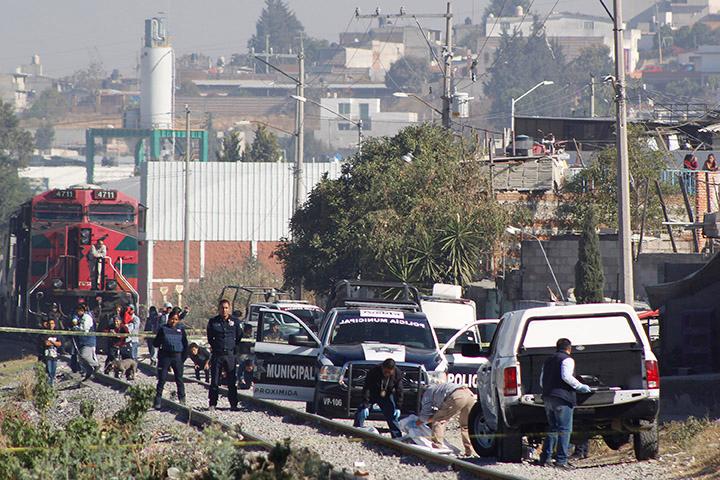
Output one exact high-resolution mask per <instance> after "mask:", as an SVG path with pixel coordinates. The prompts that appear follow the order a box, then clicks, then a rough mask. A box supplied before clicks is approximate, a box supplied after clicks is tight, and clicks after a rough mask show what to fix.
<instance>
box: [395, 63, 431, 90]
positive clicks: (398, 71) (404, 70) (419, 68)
mask: <svg viewBox="0 0 720 480" xmlns="http://www.w3.org/2000/svg"><path fill="white" fill-rule="evenodd" d="M429 77H430V64H429V63H428V62H427V61H426V60H425V59H423V58H417V57H402V58H400V59H399V60H396V61H395V62H394V63H393V64H392V65H390V68H389V69H388V71H387V73H386V74H385V85H386V86H387V87H388V88H391V89H399V90H402V91H403V92H408V93H422V91H423V87H424V86H425V85H426V84H427V81H428V79H429Z"/></svg>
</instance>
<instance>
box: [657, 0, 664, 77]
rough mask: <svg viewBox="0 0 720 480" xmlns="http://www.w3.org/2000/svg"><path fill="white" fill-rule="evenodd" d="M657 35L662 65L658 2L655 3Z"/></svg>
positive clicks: (659, 58)
mask: <svg viewBox="0 0 720 480" xmlns="http://www.w3.org/2000/svg"><path fill="white" fill-rule="evenodd" d="M655 35H656V36H657V44H658V61H659V62H660V65H662V63H663V57H662V34H661V33H660V13H659V10H658V5H657V3H656V4H655Z"/></svg>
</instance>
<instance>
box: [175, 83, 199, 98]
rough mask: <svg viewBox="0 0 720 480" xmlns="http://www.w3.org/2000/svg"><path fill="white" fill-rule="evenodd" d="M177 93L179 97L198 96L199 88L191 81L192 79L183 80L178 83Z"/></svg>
mask: <svg viewBox="0 0 720 480" xmlns="http://www.w3.org/2000/svg"><path fill="white" fill-rule="evenodd" d="M177 94H178V96H181V97H199V96H200V89H199V88H198V86H197V85H195V82H193V81H192V80H185V81H184V82H182V84H181V85H180V88H179V89H178V91H177Z"/></svg>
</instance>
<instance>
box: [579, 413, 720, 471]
mask: <svg viewBox="0 0 720 480" xmlns="http://www.w3.org/2000/svg"><path fill="white" fill-rule="evenodd" d="M719 452H720V422H718V421H712V420H708V419H698V418H693V417H691V418H689V419H687V420H685V421H682V422H669V423H666V424H664V425H662V426H661V427H660V458H659V462H660V463H661V464H663V465H664V466H665V467H666V468H667V472H668V473H670V474H671V475H672V478H675V479H677V480H681V479H683V480H684V479H693V480H711V479H720V453H719ZM635 461H636V460H635V454H634V453H633V446H632V438H631V439H630V443H628V444H627V445H624V446H623V447H621V448H620V449H619V450H617V451H613V450H611V449H609V448H608V447H607V445H605V442H604V441H603V440H602V439H600V438H596V439H593V440H592V441H591V442H590V457H589V458H588V459H587V460H583V461H582V463H581V465H582V466H591V465H608V464H621V463H628V462H635Z"/></svg>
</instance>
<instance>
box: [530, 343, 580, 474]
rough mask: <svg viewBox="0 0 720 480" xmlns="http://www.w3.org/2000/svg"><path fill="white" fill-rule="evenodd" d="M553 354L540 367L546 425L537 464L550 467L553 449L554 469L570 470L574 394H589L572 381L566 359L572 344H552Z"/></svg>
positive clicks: (570, 365)
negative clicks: (554, 350)
mask: <svg viewBox="0 0 720 480" xmlns="http://www.w3.org/2000/svg"><path fill="white" fill-rule="evenodd" d="M556 347H557V352H556V353H555V355H552V356H551V357H549V358H548V359H547V360H545V363H544V364H543V369H542V372H541V373H540V385H542V399H543V402H544V403H545V415H546V416H547V421H548V435H547V437H545V441H544V442H543V448H542V453H541V454H540V460H539V461H538V463H539V464H540V465H543V466H550V464H551V463H550V462H551V460H552V455H553V451H554V450H555V447H557V457H556V458H557V459H556V462H555V466H556V467H557V468H562V469H572V468H573V467H572V466H571V465H570V464H569V463H568V449H569V448H570V436H571V435H572V429H573V409H574V408H575V405H576V404H577V394H576V393H575V392H580V393H590V392H591V390H590V387H589V386H588V385H585V384H584V383H580V382H579V381H578V380H577V379H576V378H575V377H574V374H575V360H573V359H572V357H570V353H571V351H572V344H571V343H570V340H568V339H567V338H561V339H559V340H558V341H557V343H556Z"/></svg>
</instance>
